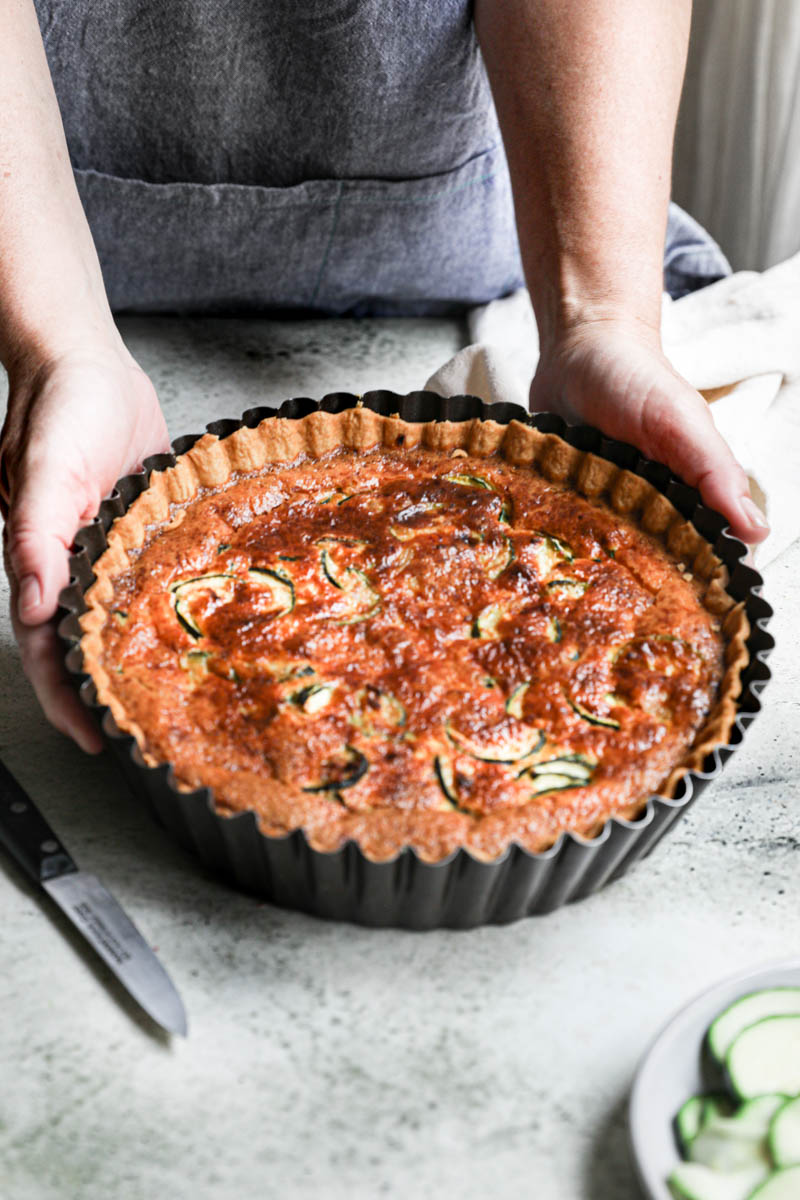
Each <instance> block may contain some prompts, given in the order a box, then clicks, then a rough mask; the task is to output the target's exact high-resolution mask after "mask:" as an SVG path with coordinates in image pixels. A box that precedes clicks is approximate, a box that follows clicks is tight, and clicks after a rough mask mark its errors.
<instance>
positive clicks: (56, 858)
mask: <svg viewBox="0 0 800 1200" xmlns="http://www.w3.org/2000/svg"><path fill="white" fill-rule="evenodd" d="M0 842H2V844H3V845H4V846H5V847H6V849H7V850H8V851H9V853H10V854H12V855H13V857H14V858H15V859H16V860H17V862H18V863H19V864H20V866H21V867H23V868H24V869H25V870H26V871H27V872H28V874H29V875H30V877H31V879H33V881H34V883H44V881H45V880H46V879H52V878H53V877H54V876H55V875H65V874H67V873H68V872H70V871H77V869H78V868H77V866H76V864H75V862H74V861H73V859H72V857H71V855H70V854H69V852H68V850H67V848H66V847H65V846H64V845H63V844H62V843H61V842H60V841H59V839H58V838H57V837H56V835H55V833H54V832H53V830H52V829H51V828H50V826H49V825H48V824H47V821H45V819H44V817H43V816H42V814H41V813H40V812H39V810H38V809H37V808H36V806H35V805H34V804H33V802H32V801H31V800H30V798H29V797H28V795H27V793H26V792H25V791H23V789H22V788H21V787H20V785H19V784H18V783H17V781H16V779H15V778H14V776H13V775H12V774H11V772H10V771H8V770H7V768H6V767H5V766H4V765H3V763H2V762H0Z"/></svg>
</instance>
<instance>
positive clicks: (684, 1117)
mask: <svg viewBox="0 0 800 1200" xmlns="http://www.w3.org/2000/svg"><path fill="white" fill-rule="evenodd" d="M732 1111H733V1102H732V1101H731V1098H730V1096H728V1095H727V1093H726V1092H707V1093H705V1094H704V1095H701V1096H690V1097H689V1099H688V1100H687V1101H685V1103H684V1104H682V1105H681V1107H680V1109H679V1110H678V1113H677V1115H676V1117H675V1132H676V1133H677V1135H678V1142H679V1144H680V1147H681V1150H682V1151H683V1154H684V1156H686V1154H687V1153H688V1149H689V1144H690V1142H692V1141H693V1140H694V1138H696V1137H697V1135H698V1133H699V1132H700V1130H701V1129H702V1127H703V1126H704V1125H705V1123H706V1121H709V1120H712V1119H713V1118H715V1117H729V1116H730V1115H731V1112H732Z"/></svg>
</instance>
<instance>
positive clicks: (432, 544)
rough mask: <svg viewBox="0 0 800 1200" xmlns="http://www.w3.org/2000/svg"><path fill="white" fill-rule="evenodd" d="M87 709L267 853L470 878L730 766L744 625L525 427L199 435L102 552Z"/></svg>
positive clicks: (313, 417)
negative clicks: (426, 865) (354, 847)
mask: <svg viewBox="0 0 800 1200" xmlns="http://www.w3.org/2000/svg"><path fill="white" fill-rule="evenodd" d="M95 577H96V578H95V583H94V584H93V586H92V587H91V589H90V590H89V591H88V593H87V604H88V608H87V611H86V612H85V613H84V615H83V616H82V618H81V626H82V630H83V637H82V650H83V656H84V663H85V668H86V670H87V671H88V673H89V674H90V675H91V677H92V678H93V680H94V683H95V686H96V690H97V697H98V701H99V702H100V703H101V704H103V705H107V706H108V707H109V708H110V710H111V712H112V714H113V716H114V719H115V721H116V723H117V725H118V726H119V727H120V729H122V730H124V731H127V732H128V733H130V734H132V736H133V737H134V738H135V739H136V741H137V742H138V744H139V746H140V749H141V752H142V754H143V756H144V758H145V761H146V762H147V763H149V764H160V763H169V764H171V766H172V769H173V772H174V778H175V781H176V784H177V786H178V787H179V788H181V789H185V790H194V789H197V788H201V787H207V788H210V789H211V793H212V796H213V802H214V804H215V806H216V808H217V811H218V812H220V813H222V814H235V813H239V812H242V811H253V812H254V813H255V814H256V816H257V820H258V824H259V827H260V829H261V831H262V832H263V833H264V834H265V835H267V836H279V835H284V834H286V833H287V831H290V830H295V829H300V828H302V829H303V831H304V833H305V836H306V837H307V839H308V841H309V843H310V845H311V846H312V848H314V849H316V850H322V851H327V850H334V849H337V848H339V847H340V846H342V845H343V844H344V843H345V842H347V841H349V840H353V841H355V842H356V843H357V844H358V846H359V847H360V848H361V850H362V851H363V853H364V854H365V855H366V856H367V857H368V858H370V859H372V860H375V861H384V860H387V859H390V858H392V857H393V856H395V855H397V853H398V852H399V851H401V850H402V849H403V848H405V847H408V846H410V847H413V848H414V849H415V850H416V852H417V853H418V854H419V856H420V857H421V858H422V859H424V860H425V861H429V862H438V861H441V860H442V859H443V858H445V857H446V856H447V855H449V854H450V853H452V852H453V851H454V850H456V849H458V848H462V847H463V848H466V849H467V850H468V851H469V852H470V853H471V854H472V855H474V856H475V857H476V858H478V859H481V860H485V861H491V860H494V859H496V858H497V857H498V856H500V855H502V854H503V852H504V851H505V850H506V849H507V848H508V847H509V846H510V845H512V844H516V845H519V846H521V847H523V848H525V849H526V850H528V851H530V852H534V853H535V852H538V851H542V850H545V849H547V848H548V847H550V846H552V845H553V844H554V842H555V841H556V840H557V839H558V838H559V835H561V834H562V833H564V832H571V833H573V834H576V835H578V836H583V837H586V838H590V837H592V836H594V835H596V834H597V832H598V831H599V830H600V829H601V828H602V827H603V824H604V823H605V822H606V821H607V820H608V819H609V818H610V817H613V816H616V817H619V818H629V819H630V818H635V816H636V815H637V813H639V812H640V811H641V810H642V809H643V807H644V806H645V804H646V801H647V798H648V797H649V796H650V795H652V794H653V793H660V794H661V795H667V796H668V795H671V794H672V793H673V792H674V790H675V787H676V785H677V782H678V780H679V779H680V777H681V776H682V775H683V774H685V772H686V771H687V770H689V769H691V768H692V767H697V766H699V765H700V764H701V763H702V761H703V759H704V757H705V756H706V755H707V754H708V752H709V751H710V750H711V749H712V748H713V747H714V746H717V745H720V744H723V743H724V742H726V741H727V739H728V737H729V734H730V731H731V727H732V724H733V720H734V718H735V714H736V698H737V696H738V694H739V690H740V675H741V670H742V667H743V665H744V664H745V663H746V661H747V650H746V646H745V642H746V639H747V635H748V626H747V619H746V617H745V614H744V610H743V606H742V605H737V604H735V603H734V601H733V600H732V599H731V597H730V596H729V595H728V593H727V591H726V582H727V577H726V573H725V568H724V566H723V565H722V564H721V562H720V561H719V559H718V558H717V557H716V555H715V554H714V551H713V549H712V547H711V546H710V545H709V544H708V543H707V542H706V541H705V540H704V539H703V538H702V537H701V536H700V534H699V533H698V532H697V530H695V529H694V527H693V526H692V525H691V524H690V523H689V522H687V521H686V520H685V519H684V518H683V517H682V516H681V515H680V514H679V513H678V512H677V510H676V509H675V508H674V507H673V505H672V504H671V503H670V501H669V500H668V499H667V498H666V497H665V496H664V495H663V494H661V493H660V492H659V491H658V490H657V489H656V488H655V487H653V486H652V485H651V484H649V483H648V482H646V481H645V480H644V479H642V478H640V477H639V476H638V475H634V474H632V473H631V472H628V471H626V470H623V469H621V468H619V467H617V466H616V465H614V464H613V463H611V462H609V461H607V460H606V459H603V458H601V457H599V456H597V455H594V454H591V453H585V452H583V451H580V450H578V449H576V448H575V447H573V446H570V445H569V444H568V443H567V442H566V441H564V440H562V439H561V438H559V437H557V436H555V435H552V434H545V433H542V432H540V431H538V430H536V429H534V428H532V427H530V426H528V425H526V424H525V423H524V422H519V421H512V422H510V423H509V424H508V425H503V424H498V423H495V422H493V421H488V420H480V419H475V420H467V421H459V422H447V421H437V422H421V423H413V422H406V421H402V420H400V419H399V418H397V417H383V416H380V415H378V414H376V413H374V412H372V411H370V410H368V409H365V408H355V409H351V410H348V411H346V412H343V413H339V414H332V413H326V412H315V413H313V414H310V415H308V416H307V417H304V418H302V419H299V420H292V419H281V418H278V417H271V418H269V419H267V420H265V421H263V422H261V424H260V425H258V426H257V427H256V428H246V427H243V428H240V429H238V430H237V431H236V432H234V433H232V434H230V435H229V436H228V437H225V438H218V437H215V436H212V435H206V436H204V437H203V438H201V439H200V440H199V441H198V442H197V443H196V444H195V445H194V446H193V448H192V449H191V450H190V451H189V452H188V453H187V454H185V455H183V456H181V457H180V458H179V459H178V460H177V462H176V465H175V466H174V467H170V468H169V469H167V470H164V471H161V472H157V473H154V474H153V475H152V476H151V479H150V483H149V486H148V487H147V488H146V490H145V491H144V492H143V493H142V494H141V495H140V496H139V497H138V498H137V499H136V500H135V501H134V502H133V503H132V504H131V505H130V507H129V509H128V511H127V512H126V513H125V515H124V516H122V517H120V518H119V519H118V520H117V521H116V522H115V523H114V525H113V526H112V528H111V529H110V531H109V534H108V548H107V550H106V551H105V552H104V554H103V555H102V556H101V557H100V558H99V559H98V561H97V562H96V564H95Z"/></svg>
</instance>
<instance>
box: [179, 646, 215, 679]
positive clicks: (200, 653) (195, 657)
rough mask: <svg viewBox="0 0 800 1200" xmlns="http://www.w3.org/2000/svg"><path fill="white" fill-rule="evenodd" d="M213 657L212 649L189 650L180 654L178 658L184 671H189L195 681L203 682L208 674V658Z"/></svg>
mask: <svg viewBox="0 0 800 1200" xmlns="http://www.w3.org/2000/svg"><path fill="white" fill-rule="evenodd" d="M210 658H211V651H210V650H194V649H192V650H187V651H185V653H183V654H182V655H181V656H180V659H179V660H178V661H179V662H180V665H181V667H182V668H183V670H184V671H188V673H189V676H190V677H191V679H192V681H193V682H194V683H202V681H203V680H204V679H205V678H206V676H207V675H208V660H209V659H210Z"/></svg>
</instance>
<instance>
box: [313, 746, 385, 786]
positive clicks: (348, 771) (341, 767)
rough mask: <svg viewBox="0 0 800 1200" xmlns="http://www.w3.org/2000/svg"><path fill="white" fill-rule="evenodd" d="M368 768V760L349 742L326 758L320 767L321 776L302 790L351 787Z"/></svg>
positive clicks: (362, 776)
mask: <svg viewBox="0 0 800 1200" xmlns="http://www.w3.org/2000/svg"><path fill="white" fill-rule="evenodd" d="M368 770H369V760H368V759H367V756H366V755H365V754H362V753H361V751H360V750H356V748H355V746H351V745H349V743H348V744H347V745H345V746H343V747H342V752H341V754H339V755H337V756H336V757H335V758H331V759H328V761H327V762H326V763H324V765H323V768H322V775H321V778H320V779H318V780H317V781H316V782H315V783H309V784H306V786H305V787H304V788H303V791H304V792H340V791H342V790H343V789H344V788H350V787H353V786H354V784H356V783H358V781H359V779H363V778H364V776H365V775H366V773H367V771H368Z"/></svg>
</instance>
